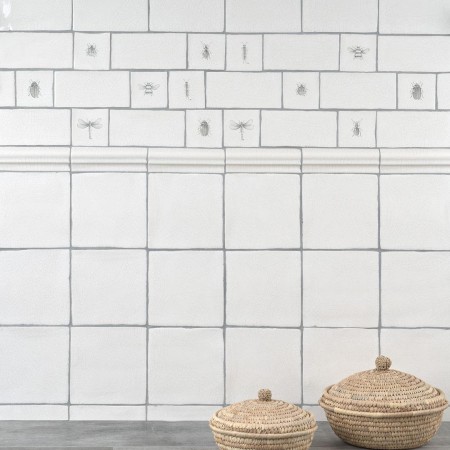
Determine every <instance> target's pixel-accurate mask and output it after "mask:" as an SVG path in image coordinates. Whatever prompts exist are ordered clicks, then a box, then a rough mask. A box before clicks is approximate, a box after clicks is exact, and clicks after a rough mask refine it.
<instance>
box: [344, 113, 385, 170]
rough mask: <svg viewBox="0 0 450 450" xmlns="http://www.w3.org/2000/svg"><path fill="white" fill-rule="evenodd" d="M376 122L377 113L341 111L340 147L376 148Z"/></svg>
mask: <svg viewBox="0 0 450 450" xmlns="http://www.w3.org/2000/svg"><path fill="white" fill-rule="evenodd" d="M376 122H377V113H376V111H339V142H338V144H339V147H375V142H376V141H375V137H376V136H375V133H376ZM350 171H351V169H350Z"/></svg>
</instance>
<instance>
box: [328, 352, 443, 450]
mask: <svg viewBox="0 0 450 450" xmlns="http://www.w3.org/2000/svg"><path fill="white" fill-rule="evenodd" d="M375 364H376V369H374V370H368V371H365V372H360V373H357V374H355V375H352V376H350V377H348V378H346V379H345V380H343V381H341V382H340V383H338V384H335V385H333V386H330V387H328V388H327V389H326V390H325V392H324V394H323V395H322V398H321V399H320V406H322V408H324V409H325V412H326V415H327V418H328V421H329V422H330V425H331V427H332V428H333V430H334V432H335V433H336V434H337V435H338V436H339V437H340V438H341V439H342V440H344V441H345V442H348V443H349V444H352V445H356V446H357V447H364V448H372V449H378V450H380V449H412V448H417V447H420V446H422V445H424V444H425V443H426V442H428V441H429V440H430V439H431V438H432V437H433V436H434V435H435V434H436V432H437V430H438V429H439V426H440V424H441V421H442V415H443V412H444V410H445V408H447V401H446V399H445V396H444V394H443V393H442V391H440V390H439V389H436V388H434V387H432V386H430V385H429V384H427V383H425V382H424V381H422V380H420V379H418V378H416V377H414V376H413V375H409V374H407V373H404V372H399V371H397V370H390V369H389V368H390V366H391V360H390V359H389V358H386V357H385V356H379V357H378V358H377V359H376V362H375Z"/></svg>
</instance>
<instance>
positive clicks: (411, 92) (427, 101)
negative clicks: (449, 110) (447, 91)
mask: <svg viewBox="0 0 450 450" xmlns="http://www.w3.org/2000/svg"><path fill="white" fill-rule="evenodd" d="M441 98H445V96H442V97H441ZM398 108H399V109H435V108H436V75H435V74H423V73H399V74H398Z"/></svg>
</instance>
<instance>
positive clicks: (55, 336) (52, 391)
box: [0, 327, 69, 415]
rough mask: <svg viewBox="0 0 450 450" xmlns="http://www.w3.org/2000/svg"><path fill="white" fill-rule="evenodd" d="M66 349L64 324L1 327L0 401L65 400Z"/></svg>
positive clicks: (66, 377)
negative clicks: (58, 325)
mask: <svg viewBox="0 0 450 450" xmlns="http://www.w3.org/2000/svg"><path fill="white" fill-rule="evenodd" d="M68 350H69V329H68V328H67V327H0V364H1V366H2V367H6V368H7V370H2V371H1V372H0V402H1V403H65V402H67V400H68V383H67V381H68V364H69V351H68ZM31 374H32V376H31ZM22 413H23V414H24V415H25V414H26V413H25V412H22ZM18 414H20V412H19V413H18Z"/></svg>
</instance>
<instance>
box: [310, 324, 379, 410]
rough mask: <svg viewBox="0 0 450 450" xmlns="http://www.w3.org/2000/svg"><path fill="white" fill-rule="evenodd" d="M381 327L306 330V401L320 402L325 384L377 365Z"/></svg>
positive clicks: (327, 384) (336, 381)
mask: <svg viewBox="0 0 450 450" xmlns="http://www.w3.org/2000/svg"><path fill="white" fill-rule="evenodd" d="M377 356H378V330H363V329H357V328H347V329H346V328H341V329H336V328H331V329H330V328H306V329H305V330H304V331H303V389H304V392H303V401H304V402H305V403H313V404H314V403H318V401H319V398H320V396H321V395H322V393H323V391H324V390H325V388H326V387H327V386H329V385H331V384H334V383H338V382H339V381H341V380H342V379H344V378H346V377H348V376H349V375H351V374H353V373H355V372H361V371H362V370H369V369H372V368H374V366H375V364H374V361H375V358H376V357H377Z"/></svg>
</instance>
